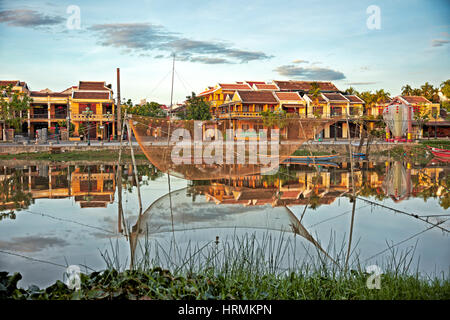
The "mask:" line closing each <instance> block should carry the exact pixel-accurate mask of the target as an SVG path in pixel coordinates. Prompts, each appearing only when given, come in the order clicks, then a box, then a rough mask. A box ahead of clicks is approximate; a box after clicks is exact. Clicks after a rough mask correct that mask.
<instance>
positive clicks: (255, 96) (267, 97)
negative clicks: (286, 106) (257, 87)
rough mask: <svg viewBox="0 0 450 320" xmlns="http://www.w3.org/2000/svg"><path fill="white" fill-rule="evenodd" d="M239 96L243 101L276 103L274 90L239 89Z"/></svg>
mask: <svg viewBox="0 0 450 320" xmlns="http://www.w3.org/2000/svg"><path fill="white" fill-rule="evenodd" d="M238 94H239V97H241V101H242V102H243V103H269V104H276V103H277V102H278V101H277V99H275V96H274V95H273V93H272V91H240V90H239V91H238Z"/></svg>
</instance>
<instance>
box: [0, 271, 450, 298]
mask: <svg viewBox="0 0 450 320" xmlns="http://www.w3.org/2000/svg"><path fill="white" fill-rule="evenodd" d="M368 276H369V275H368V274H367V273H364V272H357V271H354V270H352V272H351V276H347V277H333V276H329V275H323V274H315V275H310V276H304V275H303V274H301V273H291V274H289V275H284V276H276V275H264V276H263V277H258V275H257V274H248V273H244V272H242V273H235V274H232V275H228V276H224V275H214V274H211V273H208V272H204V273H201V274H191V275H187V276H180V275H174V274H172V273H171V272H170V271H169V270H164V269H161V268H159V267H155V268H153V269H151V270H149V271H148V272H143V271H124V272H118V271H117V270H106V271H104V272H101V273H100V272H93V273H91V274H90V275H86V274H81V289H80V290H79V291H74V290H71V289H69V288H68V287H67V286H66V284H64V283H63V282H61V281H59V280H58V281H56V282H55V283H54V284H53V285H51V286H49V287H47V288H43V289H40V288H38V287H36V286H30V288H29V289H27V290H25V289H20V288H17V284H18V282H19V280H20V279H21V278H22V276H21V275H20V274H19V273H15V274H14V275H8V274H7V273H6V272H1V273H0V299H14V300H25V299H31V300H73V299H76V300H116V299H120V300H122V299H126V300H155V299H157V300H167V299H169V300H179V299H183V300H199V299H200V300H209V299H214V300H243V299H250V300H292V299H294V300H392V299H393V300H448V299H450V282H449V281H448V280H439V279H434V280H432V281H425V280H421V279H419V278H418V277H416V276H406V275H395V274H391V273H389V274H383V275H381V277H380V283H381V285H380V289H376V288H372V289H369V288H368V287H367V278H368Z"/></svg>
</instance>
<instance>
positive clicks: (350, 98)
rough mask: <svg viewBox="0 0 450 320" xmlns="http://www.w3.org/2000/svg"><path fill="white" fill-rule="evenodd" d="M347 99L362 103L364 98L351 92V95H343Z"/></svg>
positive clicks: (351, 101)
mask: <svg viewBox="0 0 450 320" xmlns="http://www.w3.org/2000/svg"><path fill="white" fill-rule="evenodd" d="M345 97H346V98H347V99H348V100H350V103H364V100H363V99H361V98H360V97H358V96H356V95H354V94H352V95H346V96H345Z"/></svg>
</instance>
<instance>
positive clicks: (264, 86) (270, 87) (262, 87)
mask: <svg viewBox="0 0 450 320" xmlns="http://www.w3.org/2000/svg"><path fill="white" fill-rule="evenodd" d="M255 88H256V90H278V87H277V86H276V85H275V84H273V83H255Z"/></svg>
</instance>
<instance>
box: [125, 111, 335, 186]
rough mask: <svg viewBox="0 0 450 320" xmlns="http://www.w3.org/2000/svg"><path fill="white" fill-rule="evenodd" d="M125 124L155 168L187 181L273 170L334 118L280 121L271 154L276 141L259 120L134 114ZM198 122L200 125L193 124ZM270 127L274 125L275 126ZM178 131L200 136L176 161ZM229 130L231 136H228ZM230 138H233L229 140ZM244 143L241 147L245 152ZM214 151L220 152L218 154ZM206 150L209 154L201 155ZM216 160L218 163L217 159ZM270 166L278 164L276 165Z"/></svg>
mask: <svg viewBox="0 0 450 320" xmlns="http://www.w3.org/2000/svg"><path fill="white" fill-rule="evenodd" d="M129 123H130V125H131V128H132V129H133V132H134V135H135V136H136V139H137V141H138V143H139V145H140V147H141V149H142V150H143V151H144V153H145V155H146V157H147V158H148V160H149V161H150V162H151V163H152V164H153V165H155V166H156V167H157V168H158V169H159V170H161V171H163V172H166V173H169V174H171V175H174V176H179V177H182V178H185V179H189V180H206V179H217V178H223V177H239V176H244V175H250V174H259V173H262V172H263V173H264V172H265V171H270V170H271V169H274V168H277V167H278V163H281V162H282V161H283V160H285V159H286V158H287V157H288V156H289V155H291V154H292V153H293V152H295V150H297V149H298V147H299V146H300V145H301V144H303V143H304V142H305V141H307V140H309V139H313V138H314V135H316V134H318V133H320V132H321V131H322V130H323V129H324V128H325V126H326V125H331V124H332V123H334V120H329V119H283V120H281V121H280V122H279V123H278V127H280V131H279V144H278V148H277V151H278V152H276V153H273V154H272V153H271V150H272V149H271V147H272V146H271V141H272V139H274V141H276V140H275V138H276V137H275V136H272V133H271V130H270V128H267V127H265V126H264V125H263V121H262V119H252V120H217V121H202V122H199V121H194V120H171V121H170V120H168V119H158V118H151V117H143V116H135V115H133V116H132V118H130V121H129ZM198 123H200V125H198V126H197V127H195V128H194V126H196V125H197V124H198ZM242 128H245V129H244V131H240V130H241V129H242ZM272 128H277V125H274V126H273V127H272ZM178 129H184V130H178ZM249 129H250V130H249ZM251 129H253V130H254V131H251ZM263 129H266V130H267V132H266V135H264V134H262V135H260V134H261V130H263ZM177 130H178V131H177ZM229 130H232V131H229ZM181 131H184V132H185V133H187V136H188V137H189V138H190V139H192V141H194V138H197V139H198V138H199V139H200V140H202V141H203V143H202V145H200V146H198V145H196V144H195V143H194V142H192V143H191V144H189V147H188V148H189V150H190V152H189V153H187V154H184V153H183V152H182V153H181V154H180V158H181V159H182V161H179V162H178V163H176V162H174V161H173V155H172V151H175V150H174V147H177V148H178V146H177V144H178V142H180V141H184V142H186V141H188V139H186V135H185V136H183V140H182V138H180V137H178V135H177V134H178V133H179V132H181ZM230 132H231V135H230V134H229V133H230ZM227 134H229V136H228V137H227ZM230 136H233V137H235V138H234V139H233V138H230ZM264 137H265V138H264ZM264 139H266V140H267V142H268V143H267V144H266V147H265V149H264V148H263V149H261V147H260V143H261V144H264V142H263V141H265V140H264ZM220 140H222V141H223V142H222V144H220V146H221V147H220V148H219V147H212V149H215V150H214V151H213V152H212V153H211V143H213V144H214V145H215V146H217V145H218V144H219V143H220V142H219V141H220ZM184 142H183V143H184ZM240 144H241V145H240ZM242 144H243V145H244V146H245V147H244V148H245V150H244V151H243V149H242ZM178 145H179V144H178ZM184 147H186V145H184ZM220 149H221V151H222V152H220ZM176 150H178V149H176ZM217 150H219V152H217V153H216V151H217ZM261 150H262V151H261ZM207 151H208V153H207ZM255 153H256V154H255ZM177 154H178V153H177ZM198 154H200V163H199V160H198V159H199V158H198V157H197V158H196V155H198ZM205 154H208V155H212V156H209V157H208V156H204V155H205ZM230 154H231V155H233V161H232V162H230V159H229V157H230ZM212 158H214V159H212ZM217 158H220V159H221V160H222V161H216V160H217ZM255 159H256V161H255ZM180 162H182V163H180ZM274 164H276V165H275V166H274Z"/></svg>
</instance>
